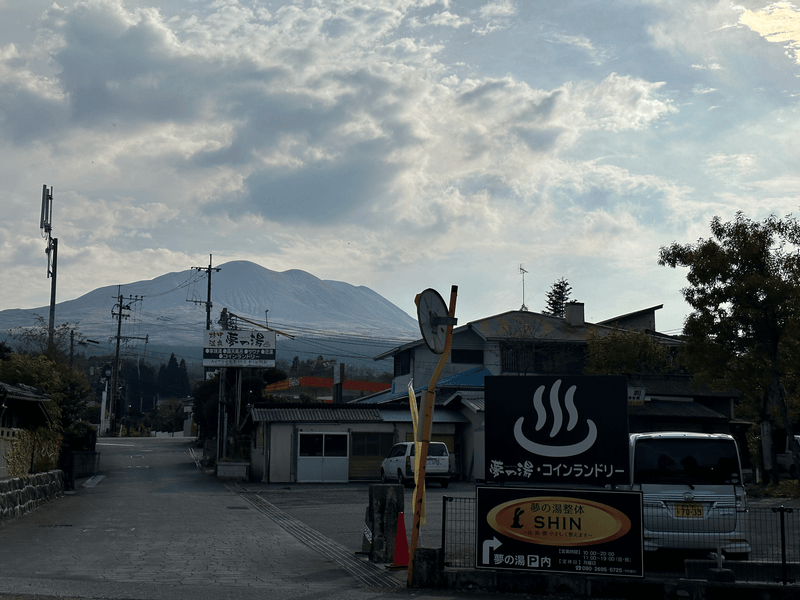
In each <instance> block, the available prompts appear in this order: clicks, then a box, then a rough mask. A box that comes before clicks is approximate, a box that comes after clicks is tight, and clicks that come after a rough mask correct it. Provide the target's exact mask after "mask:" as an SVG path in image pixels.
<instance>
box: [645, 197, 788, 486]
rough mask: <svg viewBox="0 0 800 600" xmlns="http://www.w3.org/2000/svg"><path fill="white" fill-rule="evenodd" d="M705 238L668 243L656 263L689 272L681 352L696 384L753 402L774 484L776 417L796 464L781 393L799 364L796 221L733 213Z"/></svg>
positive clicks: (715, 220) (714, 225)
mask: <svg viewBox="0 0 800 600" xmlns="http://www.w3.org/2000/svg"><path fill="white" fill-rule="evenodd" d="M711 233H712V238H709V239H700V240H699V241H698V242H697V243H695V244H685V245H681V244H678V243H676V242H673V243H672V244H671V245H669V246H665V247H662V248H661V249H660V251H659V261H658V262H659V264H660V265H662V266H669V267H673V268H676V267H687V268H688V269H689V272H688V274H687V281H688V282H689V285H688V286H687V287H685V288H683V290H682V293H683V297H684V298H685V299H686V301H687V302H688V303H689V305H690V306H691V307H692V312H691V313H690V314H689V316H688V317H687V318H686V322H685V324H684V336H685V340H686V344H685V346H684V348H683V349H682V354H683V355H684V356H685V357H686V361H687V365H688V366H689V367H690V369H691V370H692V371H693V372H694V373H695V375H696V376H697V377H699V378H700V380H702V381H705V382H707V383H709V384H711V385H712V386H714V387H717V388H720V387H730V386H732V387H737V388H738V389H740V391H741V392H742V394H743V395H744V396H745V399H746V400H749V401H751V402H756V403H758V405H759V410H758V412H759V417H760V420H761V425H762V426H761V433H762V435H761V442H762V460H763V461H764V469H765V475H766V473H768V472H769V471H772V476H773V478H775V477H776V475H777V473H776V469H777V466H776V465H774V463H773V461H772V460H771V457H772V455H773V453H774V445H773V443H772V429H773V426H774V421H775V414H774V413H775V412H777V413H778V415H779V417H780V419H781V420H782V421H783V426H784V428H785V429H786V432H787V433H788V434H789V436H790V440H791V451H792V457H793V459H794V462H795V464H800V446H798V444H797V443H796V442H795V440H794V436H793V434H794V431H795V428H794V423H793V421H792V419H791V418H790V415H789V406H788V402H787V397H788V394H787V391H786V387H785V383H786V381H787V377H786V374H787V373H791V372H794V369H795V367H794V365H795V364H797V360H798V358H800V352H798V349H799V348H798V343H797V341H798V317H799V316H800V250H798V244H800V223H798V221H797V220H796V219H795V218H793V217H791V216H787V217H785V218H784V219H779V218H777V217H775V216H774V215H772V216H770V217H769V218H767V219H765V220H764V221H761V222H757V221H751V220H750V219H748V218H747V217H745V216H744V215H743V214H742V213H741V212H739V213H737V214H736V218H735V219H734V220H733V221H732V222H728V223H723V222H722V221H721V220H720V218H719V217H714V218H713V219H712V221H711ZM768 480H769V476H768V475H767V476H766V477H765V482H768Z"/></svg>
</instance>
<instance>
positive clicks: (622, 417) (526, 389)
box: [485, 376, 629, 487]
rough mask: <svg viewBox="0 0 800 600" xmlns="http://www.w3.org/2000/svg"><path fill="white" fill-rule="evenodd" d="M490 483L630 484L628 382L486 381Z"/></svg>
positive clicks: (560, 379) (567, 379) (539, 378)
mask: <svg viewBox="0 0 800 600" xmlns="http://www.w3.org/2000/svg"><path fill="white" fill-rule="evenodd" d="M485 396H486V409H485V410H486V479H487V481H489V482H496V483H505V482H510V483H528V484H531V483H537V484H551V485H552V484H555V485H565V486H575V485H579V486H598V487H604V486H605V485H606V484H625V483H628V474H629V465H628V409H627V399H628V387H627V383H626V380H625V378H624V377H617V376H610V377H602V376H564V377H557V376H532V377H525V376H520V377H518V376H509V377H505V376H500V377H486V380H485Z"/></svg>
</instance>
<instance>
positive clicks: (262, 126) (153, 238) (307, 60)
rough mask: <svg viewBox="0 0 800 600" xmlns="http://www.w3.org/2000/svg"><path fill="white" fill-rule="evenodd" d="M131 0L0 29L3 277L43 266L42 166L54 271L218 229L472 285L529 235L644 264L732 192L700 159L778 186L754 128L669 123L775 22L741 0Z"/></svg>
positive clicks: (144, 260) (547, 252) (400, 277)
mask: <svg viewBox="0 0 800 600" xmlns="http://www.w3.org/2000/svg"><path fill="white" fill-rule="evenodd" d="M146 4H147V3H146V2H144V1H141V2H140V1H137V2H128V3H126V2H121V1H116V0H115V1H112V0H107V1H101V0H96V1H91V2H74V3H70V4H63V5H52V6H51V7H50V8H48V9H47V13H46V15H45V16H44V17H43V18H42V19H41V20H39V21H38V22H37V24H36V27H37V29H36V35H35V36H30V37H31V39H30V40H29V41H28V42H26V43H20V42H18V41H17V40H15V41H14V43H13V44H9V43H7V44H6V45H5V46H3V47H2V48H0V134H1V135H0V179H2V180H3V181H4V184H5V185H7V187H8V190H9V191H8V193H7V197H8V198H9V200H10V202H9V205H8V206H6V205H4V210H5V211H6V213H5V214H7V215H8V217H7V218H9V219H13V222H14V226H13V227H12V226H5V228H2V227H3V226H2V225H0V244H1V245H2V250H3V251H2V253H0V269H2V270H3V272H4V273H8V274H9V275H8V277H6V276H5V275H4V280H3V284H4V289H5V284H6V282H7V281H9V282H12V285H13V287H20V288H21V287H23V286H22V284H21V282H22V281H23V278H24V273H25V268H28V269H39V268H41V269H42V272H43V271H44V264H45V263H44V257H43V256H42V254H43V252H42V250H43V247H44V246H43V243H42V242H41V240H40V238H38V237H36V235H37V233H38V223H37V222H36V220H37V218H38V214H34V213H36V212H37V210H38V209H36V207H34V210H32V209H31V197H34V201H35V196H36V195H37V190H40V189H41V185H42V183H45V182H47V183H48V184H51V185H55V187H56V219H55V225H54V228H55V232H56V235H58V236H59V237H60V244H61V247H62V248H63V256H64V271H63V277H62V276H61V275H60V279H59V281H62V282H63V285H64V293H65V294H67V293H77V292H84V291H87V289H89V288H91V287H97V285H99V284H101V283H102V284H108V283H112V282H115V281H118V280H119V279H120V277H123V276H124V277H125V278H126V279H131V280H132V279H137V278H146V277H150V276H154V275H158V274H160V273H161V272H164V271H166V270H178V269H184V268H186V267H187V266H188V265H190V264H193V263H195V264H196V261H197V260H198V259H199V258H201V257H204V256H205V257H207V255H208V254H209V253H212V252H213V254H214V257H215V262H216V261H217V260H219V261H225V260H232V259H248V260H255V261H257V262H259V263H260V264H263V265H264V266H266V267H268V268H271V269H278V270H280V269H289V268H302V269H306V270H309V271H312V272H313V273H314V274H315V275H318V276H320V277H327V278H334V279H344V280H348V281H352V282H353V283H357V284H364V285H370V286H373V285H375V286H377V285H378V284H381V285H386V286H389V287H393V286H397V285H399V284H397V283H396V281H404V282H405V283H406V285H412V284H413V285H416V283H417V281H418V280H421V279H423V278H429V277H434V276H437V277H443V278H444V277H445V276H449V273H450V272H451V271H452V272H457V273H458V274H460V275H461V274H463V276H464V277H466V276H467V274H468V273H469V272H470V270H471V269H473V270H474V273H473V275H472V276H473V277H475V278H476V280H477V279H480V280H481V281H484V280H485V281H486V283H482V284H481V285H478V284H475V287H476V289H477V288H485V289H489V288H492V287H494V286H499V285H504V284H505V279H504V278H502V277H501V276H499V275H497V272H498V271H500V270H502V269H504V268H506V266H508V268H509V269H511V275H510V276H509V277H510V278H511V279H512V280H513V279H514V275H515V271H514V265H515V264H518V263H519V262H525V261H526V260H529V261H531V262H533V261H539V260H540V261H541V262H539V263H538V264H539V265H540V268H541V269H542V272H544V271H545V269H549V268H557V265H568V264H570V260H571V258H570V257H577V258H576V260H578V262H579V263H580V266H578V267H575V269H576V272H578V271H579V270H582V271H580V272H586V276H587V277H589V275H590V274H591V273H590V272H591V270H592V269H594V270H595V271H596V272H600V271H601V270H602V266H601V265H600V263H602V262H603V261H605V262H606V264H607V265H608V266H609V269H612V270H617V269H618V270H619V271H620V272H623V271H624V270H625V267H626V261H628V262H629V263H630V264H635V265H636V268H637V269H639V268H640V267H641V268H642V269H644V267H643V266H642V265H646V264H648V261H650V260H651V259H652V257H653V256H654V254H653V252H654V248H656V249H657V240H658V238H659V236H663V235H665V234H664V231H667V232H668V233H669V235H674V236H675V237H679V238H680V237H682V236H683V234H684V233H685V231H687V228H689V227H692V226H694V225H693V224H694V223H695V222H696V220H697V219H698V218H703V219H705V217H706V215H707V213H708V212H709V211H714V210H717V209H719V208H725V207H727V206H729V205H730V204H732V203H733V202H734V200H733V199H732V198H731V197H728V196H724V197H723V196H722V195H712V194H708V193H706V192H707V187H706V186H707V185H710V184H707V183H706V182H705V180H707V179H708V180H710V179H715V178H725V177H728V176H729V174H730V173H733V172H735V173H736V174H737V175H738V177H739V178H740V179H739V180H738V181H737V183H741V185H742V186H743V187H742V189H746V190H747V195H748V197H752V198H756V197H758V195H759V194H760V193H769V194H773V193H774V197H775V198H779V197H780V198H783V196H782V194H781V193H780V192H779V188H780V186H781V184H783V185H785V186H791V182H789V181H786V180H779V179H778V178H776V177H775V173H773V172H771V171H770V169H769V168H768V166H767V165H768V164H769V162H770V161H769V160H768V159H767V158H765V157H764V154H763V152H762V151H761V150H759V149H747V148H741V147H733V146H732V144H730V142H729V141H728V142H726V143H723V142H720V145H719V146H718V145H716V144H714V143H708V144H705V143H700V142H699V141H698V142H696V145H691V144H688V143H687V144H686V145H685V146H684V145H681V144H680V143H678V142H679V141H683V140H684V139H685V137H688V138H691V139H694V137H693V136H689V135H688V134H686V133H685V132H687V131H691V132H695V131H698V130H699V129H701V128H703V127H706V128H707V129H708V130H711V129H712V126H713V125H716V122H715V123H711V122H710V116H709V115H708V113H707V112H706V110H705V109H706V108H707V106H705V105H702V106H700V105H701V104H702V98H709V97H713V98H714V99H715V101H716V103H717V104H719V105H720V106H724V107H728V106H729V104H730V102H729V100H728V98H730V97H731V96H733V95H734V92H736V91H737V90H738V88H736V87H733V88H732V87H731V86H730V84H729V83H728V81H726V77H728V75H729V74H730V73H736V63H735V61H733V59H732V58H731V56H732V55H731V54H728V53H725V52H722V51H721V50H725V49H726V48H728V46H726V45H725V44H726V43H728V42H730V40H731V39H733V38H736V39H739V38H737V37H736V36H742V35H744V34H749V35H750V37H751V38H752V39H753V40H755V41H757V42H762V43H761V45H762V46H768V45H767V44H765V43H763V41H762V40H761V38H760V37H759V36H756V35H755V34H753V33H752V32H751V31H749V30H746V29H745V28H744V26H743V25H739V26H738V27H737V28H732V29H728V30H720V29H719V27H720V23H721V22H724V21H725V20H726V19H727V20H730V19H731V18H733V17H738V16H739V13H737V12H734V11H731V10H730V7H729V6H728V8H727V9H725V8H724V7H723V6H722V4H721V3H711V4H710V6H711V9H710V10H709V11H708V12H710V13H711V14H710V15H708V14H706V13H704V12H703V11H702V10H700V9H699V8H692V7H691V5H690V4H691V3H689V4H684V5H682V7H678V8H670V7H669V6H667V5H666V4H665V5H663V6H661V8H660V9H659V10H658V11H656V12H645V9H644V8H643V9H641V11H642V12H641V14H640V13H639V12H637V11H632V12H631V13H630V17H631V18H630V20H629V21H626V22H625V23H617V22H616V21H615V22H614V23H603V24H600V25H603V26H607V27H614V28H617V29H615V30H613V31H611V30H609V31H608V32H606V33H605V34H604V35H598V33H597V29H594V27H595V25H598V24H597V23H594V22H592V23H584V24H579V25H576V24H575V21H574V18H566V16H565V15H566V13H567V12H569V11H570V9H569V7H568V8H567V9H564V8H563V7H557V6H556V5H547V6H545V5H542V6H538V5H537V8H536V10H535V11H533V10H532V9H531V8H530V7H529V6H528V5H527V4H526V3H519V2H510V1H496V2H485V1H483V0H478V1H465V2H459V3H454V2H438V3H437V2H432V1H430V0H382V1H374V2H363V1H361V0H358V1H356V0H330V1H327V2H273V3H270V4H269V5H266V4H254V3H237V2H234V1H233V0H231V1H219V2H215V3H195V2H190V1H188V0H187V1H183V0H175V1H173V2H170V3H169V4H168V6H167V5H162V6H163V8H161V9H157V8H153V7H148V6H146ZM667 4H668V3H667ZM670 6H671V5H670ZM687 6H688V8H687ZM622 8H624V9H627V8H629V7H628V5H624V6H623V7H622ZM615 9H616V10H621V9H620V7H619V6H615ZM681 11H683V13H684V14H683V15H680V14H679V13H680V12H681ZM533 13H535V15H533ZM540 13H541V14H540ZM614 14H616V13H614ZM687 14H688V15H689V16H694V17H696V18H697V20H696V21H691V22H690V23H689V24H688V25H687V24H686V16H687ZM681 18H683V20H684V22H683V25H682V22H681ZM682 26H685V27H688V28H689V29H690V31H688V32H687V31H684V29H681V27H682ZM637 28H638V29H637ZM553 31H559V32H563V33H560V34H557V35H553V34H552V33H548V32H553ZM703 32H705V33H703ZM708 32H712V34H709V35H710V36H711V37H713V38H714V39H713V40H712V41H711V42H709V43H706V42H708V40H707V38H708V37H709V35H706V34H707V33H708ZM647 33H649V34H650V37H649V38H648V36H647ZM629 35H630V36H634V35H640V37H641V38H642V39H643V40H646V41H648V42H652V44H651V45H650V46H648V47H645V46H646V45H645V42H641V46H637V47H639V48H642V49H643V52H642V54H643V55H645V56H646V57H647V60H648V62H646V64H645V63H644V62H642V63H641V64H637V63H636V62H635V60H638V59H639V58H640V57H638V56H636V57H632V58H630V59H629V58H624V59H622V58H621V57H622V56H623V54H622V52H621V51H618V50H616V49H615V53H618V54H619V56H614V57H613V60H614V63H613V70H612V69H611V68H608V67H606V64H607V63H608V62H610V61H611V60H612V58H611V57H609V56H608V55H607V54H606V53H605V51H604V50H603V47H604V44H605V45H606V46H605V47H608V42H607V40H609V39H619V40H622V39H627V37H626V36H629ZM696 38H706V39H704V40H703V39H701V40H700V41H697V39H696ZM637 43H638V42H637ZM620 44H621V42H620ZM731 45H735V44H733V43H732V42H731ZM542 48H544V51H545V52H546V55H545V56H544V57H543V56H539V55H538V54H537V52H539V51H541V49H542ZM615 48H616V46H615ZM648 53H649V54H648ZM736 56H739V55H738V54H737V55H736ZM545 59H546V60H545ZM532 65H533V66H532ZM692 65H696V66H697V68H692ZM713 65H719V66H720V68H719V69H717V70H712V67H713ZM722 66H724V67H725V69H726V70H725V71H723V70H722ZM729 68H732V69H733V70H732V71H729V70H728V69H729ZM687 81H688V82H689V83H687ZM752 87H756V86H752ZM752 87H751V88H750V89H752ZM767 89H771V88H767ZM712 90H713V91H715V93H714V96H708V94H709V93H710V92H711V91H712ZM765 95H766V94H765ZM689 102H693V103H695V104H694V105H693V104H689ZM678 106H681V110H680V112H679V111H678V108H677V107H678ZM696 106H699V107H700V108H696ZM701 112H702V118H703V119H708V120H709V122H708V123H706V122H704V121H702V120H700V119H698V118H697V117H696V113H701ZM721 112H723V111H715V113H714V116H716V115H717V114H718V113H721ZM726 117H727V118H728V119H729V120H730V121H729V122H735V121H736V120H737V118H738V116H737V115H731V114H727V115H726ZM764 118H765V120H766V119H768V117H766V116H765V117H764ZM784 118H790V116H789V115H788V114H787V115H784ZM724 125H725V124H724V123H723V126H724ZM727 127H730V126H729V125H728V126H727ZM742 132H744V133H746V134H747V135H746V136H743V137H744V139H747V140H750V139H752V136H753V135H755V133H754V132H753V131H747V130H746V129H745V128H743V129H742ZM773 133H774V132H773ZM717 135H719V136H720V138H721V137H722V133H720V134H717ZM697 137H699V135H697ZM671 153H672V154H671ZM676 157H677V158H676ZM747 157H751V158H752V157H758V160H757V161H756V160H755V159H752V160H753V162H752V163H748V159H747ZM681 161H685V162H686V163H691V165H690V166H691V167H692V168H695V169H696V170H697V172H698V173H699V174H698V175H697V177H696V178H692V177H689V176H687V175H685V173H684V169H683V168H682V167H683V166H684V163H682V162H681ZM756 176H757V177H758V178H759V179H758V182H754V181H753V178H754V177H756ZM759 182H760V185H761V186H762V187H760V188H759V187H757V184H759ZM770 182H772V185H774V186H775V190H773V191H770V192H767V191H765V190H766V186H768V185H769V183H770ZM745 186H747V187H746V188H745ZM724 191H725V193H728V192H729V190H728V189H725V190H724ZM748 202H749V200H748ZM687 223H688V224H689V225H687ZM706 223H707V222H706ZM31 239H33V240H34V241H30V240H31ZM20 249H21V250H20ZM82 249H85V250H82ZM7 257H8V258H7ZM15 260H22V261H24V262H25V264H27V267H23V266H21V265H15V264H14V263H13V261H15ZM131 263H135V264H131ZM126 264H127V265H128V267H127V269H126ZM200 264H204V263H200ZM427 265H433V266H432V267H431V268H427ZM497 265H500V266H497ZM546 265H547V266H546ZM565 268H566V267H565ZM475 269H479V271H480V272H479V274H477V273H478V270H475ZM92 273H95V279H92ZM563 274H566V275H569V273H557V272H555V273H552V277H551V276H550V275H551V274H550V273H549V272H548V273H547V275H548V278H549V279H550V280H551V281H552V280H555V279H557V278H558V277H560V276H561V275H563ZM542 276H544V275H542ZM548 283H549V282H548ZM576 284H577V282H576ZM46 285H47V281H46V280H44V281H36V282H35V283H34V286H38V288H46ZM471 285H472V284H471ZM513 285H516V282H514V283H513ZM495 292H497V293H496V295H497V296H498V297H499V296H502V295H503V294H501V293H500V291H498V290H492V293H493V294H494V293H495ZM36 293H39V294H41V291H40V292H36ZM476 293H485V292H479V291H476ZM25 294H26V295H25V296H24V298H23V297H22V296H16V297H18V298H21V299H20V300H18V301H17V304H21V303H26V302H28V298H32V297H33V296H34V295H35V293H34V292H31V294H30V295H27V294H28V293H27V292H25ZM493 297H494V296H493ZM412 300H413V298H412ZM635 308H636V307H632V308H631V309H635ZM609 312H610V313H612V314H614V313H617V312H624V311H609ZM477 316H485V315H477Z"/></svg>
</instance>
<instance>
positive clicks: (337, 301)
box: [0, 260, 419, 355]
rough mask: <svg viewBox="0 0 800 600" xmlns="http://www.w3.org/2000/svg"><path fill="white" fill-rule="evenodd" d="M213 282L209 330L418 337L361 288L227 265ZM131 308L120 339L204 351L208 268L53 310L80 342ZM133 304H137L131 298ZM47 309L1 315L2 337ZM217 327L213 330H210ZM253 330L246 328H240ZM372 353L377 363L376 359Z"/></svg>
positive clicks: (412, 324) (108, 328)
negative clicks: (223, 318)
mask: <svg viewBox="0 0 800 600" xmlns="http://www.w3.org/2000/svg"><path fill="white" fill-rule="evenodd" d="M215 269H220V270H219V271H214V272H213V273H212V275H211V284H212V298H211V300H212V310H211V318H212V322H214V323H216V321H217V320H218V319H219V314H220V311H221V310H222V308H227V309H228V311H230V312H232V313H234V314H236V315H239V316H241V317H244V318H247V319H249V320H251V321H254V322H258V323H263V322H264V321H265V320H267V321H268V323H269V325H270V326H271V327H273V328H275V329H278V330H281V331H285V332H286V333H288V334H291V335H294V336H299V337H317V336H321V337H328V336H341V335H354V336H362V337H364V338H374V339H380V340H385V342H386V344H385V346H387V347H392V346H394V345H397V344H398V343H403V342H404V341H408V340H410V339H414V338H416V337H418V336H419V329H418V326H417V322H416V320H415V319H413V318H412V317H411V316H410V315H408V313H406V312H404V311H403V310H402V309H400V308H399V307H397V306H395V305H394V304H392V303H391V302H389V301H388V300H386V299H385V298H384V297H383V296H381V295H380V294H378V293H377V292H375V291H373V290H372V289H370V288H369V287H366V286H354V285H352V284H349V283H346V282H342V281H335V280H323V279H320V278H318V277H316V276H315V275H313V274H311V273H308V272H306V271H301V270H299V269H290V270H287V271H283V272H277V271H271V270H269V269H267V268H265V267H262V266H261V265H258V264H256V263H253V262H251V261H245V260H238V261H230V262H227V263H224V264H221V265H219V266H218V267H215ZM120 295H122V296H123V303H124V304H127V305H128V306H130V309H129V310H126V311H125V312H127V313H128V314H129V318H128V319H126V320H124V321H123V324H122V329H123V331H122V333H121V335H122V336H123V337H129V338H137V337H141V338H144V337H145V336H146V337H147V338H148V342H149V343H156V344H160V345H169V344H174V345H177V346H197V347H201V346H202V340H203V331H204V330H205V322H206V309H205V300H206V296H207V273H206V269H205V268H200V267H198V268H193V269H187V270H185V271H176V272H171V273H165V274H163V275H159V276H157V277H154V278H153V279H148V280H140V281H135V282H131V283H126V284H119V285H110V286H103V287H100V288H96V289H94V290H92V291H90V292H87V293H86V294H83V295H82V296H79V297H78V298H75V299H72V300H66V301H64V302H59V303H57V304H56V319H55V320H56V324H57V325H58V324H62V323H65V322H66V323H73V324H75V325H76V328H77V329H79V331H80V332H81V334H82V335H83V336H85V337H89V338H92V337H95V338H97V337H100V338H102V337H105V336H109V337H110V338H113V337H114V336H115V335H116V317H113V316H112V309H113V310H117V309H116V308H115V305H116V304H117V303H118V298H119V296H120ZM136 297H138V298H136ZM48 314H49V307H38V308H32V309H7V310H3V311H0V331H2V332H3V333H5V334H6V335H8V334H9V333H10V332H12V331H13V330H14V329H17V328H20V327H30V326H32V325H34V324H35V316H34V315H40V316H42V317H45V318H46V317H47V315H48ZM215 326H216V325H215ZM247 327H250V326H249V325H248V324H247V323H244V328H247ZM379 353H380V352H379V351H376V355H377V354H379Z"/></svg>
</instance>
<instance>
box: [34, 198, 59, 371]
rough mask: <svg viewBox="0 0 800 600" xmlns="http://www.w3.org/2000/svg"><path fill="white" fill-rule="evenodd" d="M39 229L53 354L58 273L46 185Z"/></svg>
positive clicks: (56, 240)
mask: <svg viewBox="0 0 800 600" xmlns="http://www.w3.org/2000/svg"><path fill="white" fill-rule="evenodd" d="M39 228H40V229H41V230H42V237H43V238H45V239H46V240H47V248H45V251H44V252H45V254H47V277H49V278H51V282H50V321H49V325H48V330H47V352H48V353H49V354H50V355H51V356H52V355H53V354H54V350H55V348H54V346H53V332H54V331H55V323H56V275H57V273H58V238H54V237H53V235H52V231H53V188H52V187H51V188H50V189H49V190H48V189H47V184H44V185H43V186H42V212H41V215H40V217H39Z"/></svg>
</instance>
